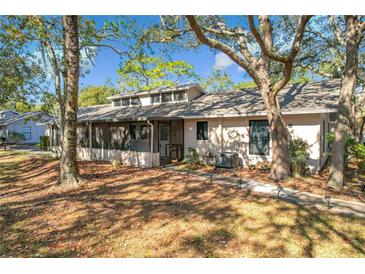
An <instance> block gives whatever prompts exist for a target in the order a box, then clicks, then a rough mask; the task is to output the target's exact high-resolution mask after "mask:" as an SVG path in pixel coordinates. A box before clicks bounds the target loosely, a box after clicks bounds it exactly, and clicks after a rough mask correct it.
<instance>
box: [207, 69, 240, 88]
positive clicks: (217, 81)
mask: <svg viewBox="0 0 365 274" xmlns="http://www.w3.org/2000/svg"><path fill="white" fill-rule="evenodd" d="M233 84H234V83H233V81H232V79H231V77H230V75H229V74H228V73H227V72H224V71H222V70H214V71H213V73H212V74H211V75H210V76H209V77H207V78H205V79H203V80H202V81H201V83H200V85H201V86H202V88H203V89H204V90H206V91H207V92H210V93H213V92H224V91H231V90H232V89H233Z"/></svg>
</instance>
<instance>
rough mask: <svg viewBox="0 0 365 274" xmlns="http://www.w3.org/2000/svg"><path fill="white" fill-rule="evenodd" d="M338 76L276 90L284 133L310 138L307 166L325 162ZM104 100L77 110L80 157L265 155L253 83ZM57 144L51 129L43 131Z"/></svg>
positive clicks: (264, 125)
mask: <svg viewBox="0 0 365 274" xmlns="http://www.w3.org/2000/svg"><path fill="white" fill-rule="evenodd" d="M339 89H340V81H338V80H326V81H318V82H310V83H305V84H291V85H288V86H287V87H286V88H285V89H284V90H282V91H281V92H280V94H279V101H280V105H281V108H282V114H283V117H284V120H285V122H286V124H287V126H288V130H289V132H290V134H291V138H301V139H303V140H305V141H306V142H307V143H308V144H309V148H310V151H309V154H310V159H309V166H310V168H312V169H313V170H319V169H320V168H321V167H322V165H323V164H324V162H325V161H326V157H327V156H326V155H327V152H328V144H327V140H326V135H327V133H328V132H329V131H330V130H331V127H332V126H331V124H333V122H334V121H335V120H336V113H337V102H338V93H339ZM109 99H110V104H105V105H96V106H90V107H83V108H80V109H79V112H78V128H77V133H78V139H77V142H78V149H77V151H78V157H79V159H80V160H108V161H109V160H113V159H118V160H121V161H122V162H123V163H125V164H127V165H135V166H142V167H151V166H160V165H164V164H166V163H170V162H171V161H181V160H182V159H183V158H184V156H186V155H188V149H189V148H190V147H191V148H196V149H197V151H198V152H199V153H200V154H201V155H203V156H206V157H209V155H210V156H212V155H213V156H214V155H217V154H218V153H222V152H236V153H238V156H239V161H240V165H250V164H255V163H257V162H258V161H262V160H268V161H270V160H271V153H272V152H271V139H270V134H269V127H268V122H267V117H266V111H265V106H264V103H263V100H262V98H261V96H260V94H259V92H258V91H257V89H245V90H237V91H230V92H219V93H211V94H206V93H205V92H204V90H203V89H202V88H201V87H200V86H199V85H197V84H190V85H179V86H176V87H169V88H160V89H156V90H151V91H146V92H139V93H127V94H120V95H116V96H112V97H110V98H109ZM50 135H51V140H52V145H53V146H54V147H56V148H57V147H58V142H59V137H58V135H59V134H58V129H57V127H56V126H55V125H53V126H52V130H51V131H50Z"/></svg>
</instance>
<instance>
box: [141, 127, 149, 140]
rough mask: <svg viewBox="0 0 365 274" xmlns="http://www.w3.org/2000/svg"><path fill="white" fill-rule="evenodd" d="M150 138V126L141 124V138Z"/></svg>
mask: <svg viewBox="0 0 365 274" xmlns="http://www.w3.org/2000/svg"><path fill="white" fill-rule="evenodd" d="M147 139H148V127H147V126H146V125H142V126H141V140H147Z"/></svg>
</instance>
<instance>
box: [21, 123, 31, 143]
mask: <svg viewBox="0 0 365 274" xmlns="http://www.w3.org/2000/svg"><path fill="white" fill-rule="evenodd" d="M24 129H29V132H24ZM22 134H23V135H24V141H29V140H32V127H31V126H23V127H22ZM27 134H29V138H27V137H26V136H27Z"/></svg>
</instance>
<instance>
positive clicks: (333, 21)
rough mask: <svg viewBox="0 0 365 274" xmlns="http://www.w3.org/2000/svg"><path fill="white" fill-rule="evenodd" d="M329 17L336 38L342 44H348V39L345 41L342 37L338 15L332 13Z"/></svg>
mask: <svg viewBox="0 0 365 274" xmlns="http://www.w3.org/2000/svg"><path fill="white" fill-rule="evenodd" d="M329 18H330V22H331V26H332V30H333V34H334V35H335V37H336V40H337V41H338V42H339V43H340V44H341V45H342V46H346V41H345V39H344V38H342V31H341V30H340V28H339V27H338V25H337V23H336V16H335V15H330V16H329Z"/></svg>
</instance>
